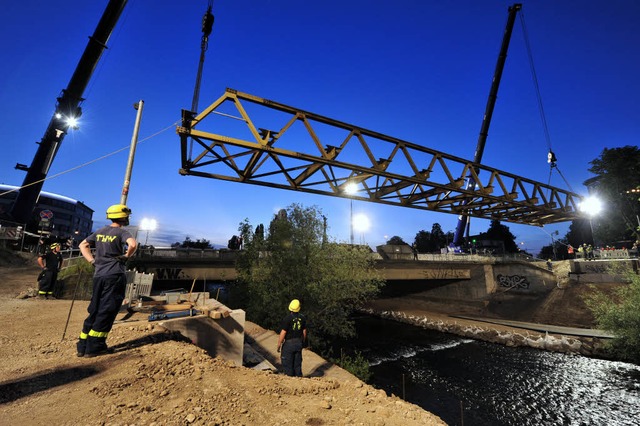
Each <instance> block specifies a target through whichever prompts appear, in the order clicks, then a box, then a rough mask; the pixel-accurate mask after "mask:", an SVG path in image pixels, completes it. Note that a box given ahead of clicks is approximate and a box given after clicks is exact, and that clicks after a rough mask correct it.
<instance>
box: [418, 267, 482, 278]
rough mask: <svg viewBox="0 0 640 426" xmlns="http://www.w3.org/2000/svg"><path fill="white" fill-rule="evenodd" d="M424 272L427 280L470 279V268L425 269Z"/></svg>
mask: <svg viewBox="0 0 640 426" xmlns="http://www.w3.org/2000/svg"><path fill="white" fill-rule="evenodd" d="M422 274H423V276H424V279H427V280H451V279H458V280H460V279H469V278H471V274H470V272H469V270H464V269H423V270H422Z"/></svg>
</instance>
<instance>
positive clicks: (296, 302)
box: [289, 299, 300, 312]
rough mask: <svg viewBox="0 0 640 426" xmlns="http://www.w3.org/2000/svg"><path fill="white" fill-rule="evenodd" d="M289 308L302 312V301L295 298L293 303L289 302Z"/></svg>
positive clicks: (292, 310)
mask: <svg viewBox="0 0 640 426" xmlns="http://www.w3.org/2000/svg"><path fill="white" fill-rule="evenodd" d="M289 310H290V311H291V312H300V301H299V300H298V299H293V300H292V301H291V303H289Z"/></svg>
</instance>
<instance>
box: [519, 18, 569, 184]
mask: <svg viewBox="0 0 640 426" xmlns="http://www.w3.org/2000/svg"><path fill="white" fill-rule="evenodd" d="M520 22H521V23H522V33H523V34H524V43H525V46H526V48H527V55H528V57H529V66H530V67H531V77H532V78H533V85H534V87H535V89H536V97H537V99H538V110H539V111H540V119H541V120H542V127H543V129H544V137H545V139H546V141H547V148H548V149H549V153H548V154H547V163H549V181H548V182H547V185H551V173H552V172H553V169H556V170H557V171H558V174H560V177H562V180H564V183H565V184H566V185H567V187H568V188H569V190H570V191H571V192H574V191H573V188H571V185H570V184H569V182H567V179H565V177H564V175H563V174H562V172H561V171H560V169H559V168H558V164H557V162H558V159H557V158H556V155H555V154H554V153H553V151H552V150H551V136H550V135H549V126H547V118H546V116H545V114H544V107H543V106H542V96H541V95H540V85H539V84H538V76H537V74H536V68H535V66H534V64H533V55H532V53H531V45H530V43H529V34H528V32H527V26H526V25H525V23H524V13H522V12H520ZM549 191H551V190H549Z"/></svg>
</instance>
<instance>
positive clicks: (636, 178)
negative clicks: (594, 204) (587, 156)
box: [585, 145, 640, 244]
mask: <svg viewBox="0 0 640 426" xmlns="http://www.w3.org/2000/svg"><path fill="white" fill-rule="evenodd" d="M589 164H591V168H589V171H590V172H591V173H593V174H595V175H596V176H595V177H593V178H591V179H589V180H587V181H585V185H588V186H590V187H595V188H596V192H597V194H598V196H599V197H601V201H602V202H603V204H604V205H605V212H604V213H603V214H601V215H600V216H598V217H596V218H594V220H593V225H594V232H595V234H596V235H595V236H596V239H597V241H598V243H602V244H612V243H615V242H617V241H625V240H627V241H628V240H638V239H640V232H639V231H638V223H637V222H638V217H640V203H638V196H637V194H636V193H634V192H632V190H634V189H636V188H638V186H640V149H639V148H638V147H637V146H630V145H627V146H624V147H622V148H612V149H609V148H605V149H604V150H603V151H602V153H601V154H600V156H599V157H598V158H596V159H594V160H593V161H591V162H590V163H589Z"/></svg>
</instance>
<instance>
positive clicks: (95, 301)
mask: <svg viewBox="0 0 640 426" xmlns="http://www.w3.org/2000/svg"><path fill="white" fill-rule="evenodd" d="M129 215H131V210H130V209H129V208H128V207H127V206H126V205H124V204H114V205H113V206H111V207H109V208H108V209H107V219H110V220H111V222H112V223H111V225H107V226H103V227H102V228H100V229H98V230H97V231H95V232H94V233H93V234H91V235H89V236H88V237H87V238H85V239H84V240H83V241H82V242H81V243H80V246H79V247H80V252H81V253H82V256H83V257H84V258H85V259H86V260H87V262H89V263H91V264H92V265H93V266H95V272H94V274H93V294H92V295H91V302H90V303H89V308H87V311H88V312H89V316H88V317H87V319H85V320H84V324H83V325H82V332H81V333H80V339H79V340H78V344H77V349H78V356H85V357H87V358H90V357H94V356H97V355H101V354H104V353H108V352H109V348H108V347H107V336H108V335H109V331H111V327H113V322H114V321H115V319H116V315H118V312H119V311H120V307H121V306H122V301H123V300H124V296H125V291H126V287H127V275H126V270H125V264H126V262H127V260H128V259H129V258H130V257H131V256H132V255H133V253H134V252H135V251H136V245H137V242H136V240H135V238H133V236H132V235H131V233H130V232H129V231H128V230H127V229H125V228H124V227H125V226H127V225H129ZM92 246H94V247H95V257H94V255H93V254H92V253H91V247H92Z"/></svg>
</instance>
